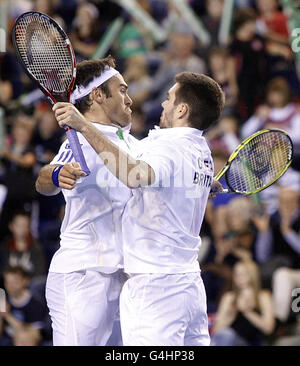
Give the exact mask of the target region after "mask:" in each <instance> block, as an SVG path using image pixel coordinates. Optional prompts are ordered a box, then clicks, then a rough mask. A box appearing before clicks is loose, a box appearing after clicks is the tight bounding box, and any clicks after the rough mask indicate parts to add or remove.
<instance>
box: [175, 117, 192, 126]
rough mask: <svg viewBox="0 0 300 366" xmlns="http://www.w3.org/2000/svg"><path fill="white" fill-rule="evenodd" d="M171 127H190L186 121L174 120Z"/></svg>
mask: <svg viewBox="0 0 300 366" xmlns="http://www.w3.org/2000/svg"><path fill="white" fill-rule="evenodd" d="M172 127H191V125H190V124H189V122H188V121H187V120H186V119H180V118H179V119H175V120H174V121H173V123H172Z"/></svg>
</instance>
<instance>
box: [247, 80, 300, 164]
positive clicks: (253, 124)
mask: <svg viewBox="0 0 300 366" xmlns="http://www.w3.org/2000/svg"><path fill="white" fill-rule="evenodd" d="M299 126H300V108H299V106H298V105H297V104H295V103H293V102H292V96H291V89H290V86H289V84H288V82H287V81H286V80H285V79H284V78H282V77H276V78H274V79H272V80H271V81H270V82H269V83H268V85H267V91H266V103H265V104H262V105H260V106H259V107H258V108H257V110H256V112H255V114H254V115H253V116H252V117H250V118H249V120H248V121H246V122H245V124H244V126H243V127H242V129H241V133H242V137H243V138H245V137H248V136H249V135H251V134H252V133H254V132H256V131H258V130H260V129H263V128H278V129H281V130H284V131H286V132H287V133H288V134H289V136H290V137H291V139H292V141H293V143H294V148H295V156H294V159H296V162H295V164H293V167H295V168H296V169H297V168H298V170H299V167H297V164H299V159H300V129H299Z"/></svg>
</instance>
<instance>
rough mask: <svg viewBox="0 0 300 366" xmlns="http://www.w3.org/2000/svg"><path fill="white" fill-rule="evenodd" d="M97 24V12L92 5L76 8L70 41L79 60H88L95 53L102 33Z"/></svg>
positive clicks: (81, 5)
mask: <svg viewBox="0 0 300 366" xmlns="http://www.w3.org/2000/svg"><path fill="white" fill-rule="evenodd" d="M99 24H101V23H100V17H99V11H98V9H97V7H96V6H95V5H94V4H92V3H89V2H86V3H82V4H80V5H79V6H78V8H77V10H76V16H75V19H74V22H73V30H72V32H71V34H70V41H71V43H72V45H73V47H74V51H75V53H76V54H77V55H78V57H79V58H82V59H85V58H90V57H91V56H92V55H93V53H94V52H95V51H96V48H97V44H98V41H99V39H101V35H102V34H103V31H104V30H103V29H102V27H101V26H100V25H99Z"/></svg>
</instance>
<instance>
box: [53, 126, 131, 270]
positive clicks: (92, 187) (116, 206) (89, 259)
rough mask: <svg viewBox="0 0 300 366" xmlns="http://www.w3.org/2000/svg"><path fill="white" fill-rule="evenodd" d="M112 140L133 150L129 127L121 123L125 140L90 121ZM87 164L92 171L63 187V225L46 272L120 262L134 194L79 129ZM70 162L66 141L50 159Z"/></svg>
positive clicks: (112, 129) (106, 267) (104, 267)
mask: <svg viewBox="0 0 300 366" xmlns="http://www.w3.org/2000/svg"><path fill="white" fill-rule="evenodd" d="M94 126H95V127H96V128H97V129H98V130H100V131H101V132H103V133H104V134H105V135H106V136H107V137H108V138H109V139H110V140H111V141H112V142H114V143H115V144H116V145H118V146H119V147H120V148H121V149H123V150H125V151H127V152H128V153H130V154H131V155H134V154H135V153H134V150H133V149H134V146H135V145H136V144H137V143H138V140H136V139H135V138H134V137H133V136H131V135H130V134H129V130H130V126H128V127H126V128H123V129H122V131H123V139H120V138H119V136H118V135H117V133H116V132H117V131H118V129H117V128H116V127H113V126H105V125H102V124H98V123H94ZM78 138H79V142H80V144H81V147H82V150H83V154H84V156H85V159H86V163H87V165H88V167H89V169H90V171H91V174H90V175H89V176H88V177H84V178H80V181H78V182H77V183H76V185H75V188H74V189H72V190H66V189H63V190H62V192H63V195H64V198H65V201H66V207H65V216H64V219H63V222H62V226H61V235H60V239H61V241H60V248H59V249H58V251H57V252H56V253H55V254H54V256H53V258H52V261H51V265H50V269H49V271H50V272H57V273H69V272H73V271H79V270H84V269H94V270H97V271H100V272H103V273H112V272H115V271H116V270H118V268H122V267H123V255H122V230H121V215H122V213H123V210H124V207H125V204H126V202H127V201H128V199H129V198H130V197H131V195H132V193H131V190H130V189H129V188H127V187H126V186H125V185H124V184H123V183H121V182H120V181H119V180H118V179H117V178H115V176H114V175H113V174H112V173H111V172H110V171H109V170H108V169H107V168H106V167H105V166H104V164H103V160H102V159H101V158H100V157H99V156H98V155H97V153H96V152H95V151H94V150H93V148H92V147H91V146H90V145H89V143H88V142H87V141H86V139H85V138H84V137H83V136H82V135H81V134H80V133H78ZM72 161H74V158H73V155H72V151H71V148H70V145H69V143H68V140H66V141H65V142H64V143H63V144H62V146H61V148H60V150H59V152H58V154H57V155H56V157H55V158H54V159H53V160H52V162H51V164H66V163H68V162H72Z"/></svg>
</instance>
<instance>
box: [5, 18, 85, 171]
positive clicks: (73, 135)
mask: <svg viewBox="0 0 300 366" xmlns="http://www.w3.org/2000/svg"><path fill="white" fill-rule="evenodd" d="M30 15H33V16H39V17H41V18H43V19H45V20H46V21H48V22H50V23H51V24H52V25H53V26H54V27H55V28H56V29H57V31H58V32H59V33H60V35H61V36H62V37H63V39H64V41H65V44H66V47H67V48H68V50H69V52H70V54H71V59H72V64H73V73H72V80H71V82H70V84H69V86H68V89H67V90H65V91H61V92H57V91H55V92H53V91H50V90H48V89H47V88H46V87H45V86H43V85H42V84H41V83H40V82H39V81H38V80H37V78H36V77H35V76H34V75H33V74H32V73H31V72H30V70H28V69H27V67H26V65H25V63H24V61H23V59H22V56H21V54H20V51H19V47H18V44H17V41H16V28H17V25H18V23H19V20H20V19H21V18H24V17H25V16H26V17H27V16H30ZM12 41H13V45H14V48H15V50H16V53H17V57H18V59H19V61H20V63H21V65H22V67H23V69H24V71H25V72H26V74H27V75H28V77H29V78H30V79H31V80H33V81H34V82H35V83H36V84H37V85H38V87H39V88H40V89H41V91H42V92H43V93H44V94H45V95H46V97H47V99H48V100H49V102H50V103H51V105H54V104H55V103H56V102H57V101H56V99H55V97H54V95H63V94H67V100H68V102H70V97H71V93H72V90H73V87H74V83H75V80H76V58H75V53H74V50H73V47H72V45H71V42H70V40H69V38H68V36H67V35H66V33H65V31H64V30H63V29H62V27H61V26H60V25H59V24H57V22H56V21H55V20H54V19H52V18H50V17H49V16H48V15H46V14H43V13H40V12H38V11H28V12H26V13H23V14H21V15H20V16H19V17H18V18H17V19H16V21H15V24H14V26H13V29H12ZM64 129H65V131H66V133H67V135H68V138H69V140H70V144H71V141H73V144H76V146H75V145H73V144H71V147H72V145H73V146H74V150H73V147H72V150H73V153H74V152H75V150H76V151H77V155H79V159H78V160H79V162H80V163H81V165H82V167H81V168H82V170H83V171H84V172H85V173H86V174H87V175H89V174H90V170H89V169H88V167H87V165H86V162H85V159H84V156H83V153H82V151H81V148H80V144H79V141H78V136H77V135H76V130H73V129H72V127H70V126H65V127H64ZM71 130H73V131H71ZM74 157H75V153H74Z"/></svg>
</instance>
